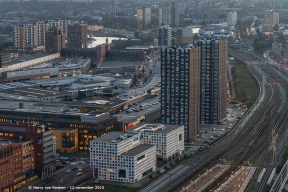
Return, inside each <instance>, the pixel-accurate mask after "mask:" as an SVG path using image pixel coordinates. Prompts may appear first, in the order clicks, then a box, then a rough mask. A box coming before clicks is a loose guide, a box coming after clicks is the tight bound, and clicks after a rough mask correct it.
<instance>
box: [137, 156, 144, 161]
mask: <svg viewBox="0 0 288 192" xmlns="http://www.w3.org/2000/svg"><path fill="white" fill-rule="evenodd" d="M144 158H145V154H144V155H141V156H140V157H138V158H137V161H140V160H141V159H144Z"/></svg>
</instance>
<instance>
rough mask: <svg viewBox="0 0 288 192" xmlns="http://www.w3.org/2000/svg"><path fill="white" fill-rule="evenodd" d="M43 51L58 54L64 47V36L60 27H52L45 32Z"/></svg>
mask: <svg viewBox="0 0 288 192" xmlns="http://www.w3.org/2000/svg"><path fill="white" fill-rule="evenodd" d="M45 42H46V44H45V45H46V46H45V50H46V52H48V53H60V52H61V49H62V48H65V47H66V43H65V35H64V34H63V33H62V28H61V27H52V28H50V29H49V30H48V31H46V32H45Z"/></svg>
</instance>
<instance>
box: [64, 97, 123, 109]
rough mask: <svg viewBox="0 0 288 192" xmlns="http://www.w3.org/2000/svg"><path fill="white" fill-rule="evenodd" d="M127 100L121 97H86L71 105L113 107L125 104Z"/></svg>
mask: <svg viewBox="0 0 288 192" xmlns="http://www.w3.org/2000/svg"><path fill="white" fill-rule="evenodd" d="M125 103H126V101H125V100H121V99H114V100H103V99H91V98H86V99H82V100H80V101H76V102H73V103H71V104H70V105H69V106H72V107H76V106H83V107H99V108H112V107H114V106H116V105H119V104H123V105H125Z"/></svg>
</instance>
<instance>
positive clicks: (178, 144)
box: [132, 124, 184, 161]
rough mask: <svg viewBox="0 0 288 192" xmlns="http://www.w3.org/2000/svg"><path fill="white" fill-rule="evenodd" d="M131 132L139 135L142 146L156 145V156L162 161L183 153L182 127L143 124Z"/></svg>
mask: <svg viewBox="0 0 288 192" xmlns="http://www.w3.org/2000/svg"><path fill="white" fill-rule="evenodd" d="M132 131H133V133H139V135H140V141H141V143H142V144H144V145H156V156H157V158H159V159H162V160H163V161H165V160H171V159H172V158H173V157H175V156H176V155H178V154H179V155H181V154H182V152H183V151H184V126H183V125H165V124H145V125H142V126H140V127H137V128H135V129H133V130H132Z"/></svg>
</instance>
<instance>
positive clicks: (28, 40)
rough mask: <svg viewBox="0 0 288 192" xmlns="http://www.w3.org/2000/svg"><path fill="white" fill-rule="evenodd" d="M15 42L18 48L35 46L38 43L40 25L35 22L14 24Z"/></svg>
mask: <svg viewBox="0 0 288 192" xmlns="http://www.w3.org/2000/svg"><path fill="white" fill-rule="evenodd" d="M13 42H14V46H15V47H17V48H26V47H34V46H36V45H38V26H37V25H35V24H27V25H20V26H14V27H13Z"/></svg>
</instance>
